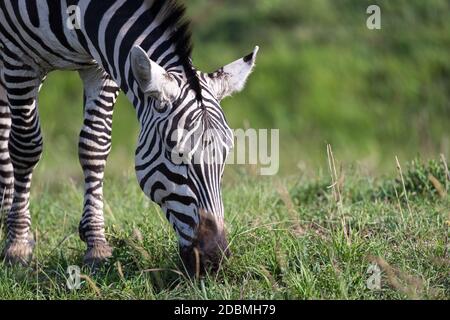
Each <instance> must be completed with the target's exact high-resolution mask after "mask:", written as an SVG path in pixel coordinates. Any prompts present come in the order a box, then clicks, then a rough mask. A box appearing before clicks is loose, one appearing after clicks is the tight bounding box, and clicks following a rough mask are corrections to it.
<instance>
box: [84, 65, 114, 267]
mask: <svg viewBox="0 0 450 320" xmlns="http://www.w3.org/2000/svg"><path fill="white" fill-rule="evenodd" d="M80 76H81V78H82V80H83V82H84V90H85V91H84V124H83V128H82V130H81V133H80V140H79V145H78V150H79V151H78V153H79V159H80V164H81V167H82V168H83V173H84V184H85V187H84V210H83V216H82V219H81V222H80V226H79V233H80V238H81V239H82V240H83V241H85V242H86V244H87V251H86V254H85V256H84V260H83V262H84V263H85V264H87V265H91V266H92V265H97V264H100V263H101V262H103V261H104V260H106V259H107V258H109V257H110V256H111V254H112V249H111V247H110V246H109V245H108V242H107V241H106V237H105V223H104V217H103V176H104V170H105V165H106V160H107V157H108V154H109V151H110V150H111V128H112V116H113V108H114V104H115V102H116V99H117V96H118V94H119V88H118V86H117V85H116V84H115V82H114V81H112V80H111V78H110V77H109V76H108V75H107V74H106V73H105V72H104V71H103V70H100V69H98V68H94V69H89V70H84V71H80Z"/></svg>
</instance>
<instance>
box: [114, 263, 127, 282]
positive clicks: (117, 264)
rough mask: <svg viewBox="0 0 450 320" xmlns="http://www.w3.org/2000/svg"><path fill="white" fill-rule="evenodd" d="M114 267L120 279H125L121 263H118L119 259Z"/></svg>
mask: <svg viewBox="0 0 450 320" xmlns="http://www.w3.org/2000/svg"><path fill="white" fill-rule="evenodd" d="M116 268H117V273H118V274H119V276H120V279H121V280H122V281H125V275H124V274H123V269H122V264H121V263H120V261H117V262H116Z"/></svg>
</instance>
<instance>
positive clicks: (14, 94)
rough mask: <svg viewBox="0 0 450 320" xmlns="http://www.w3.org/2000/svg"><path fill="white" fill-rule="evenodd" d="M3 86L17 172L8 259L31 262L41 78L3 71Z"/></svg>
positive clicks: (39, 148) (26, 70) (20, 71)
mask: <svg viewBox="0 0 450 320" xmlns="http://www.w3.org/2000/svg"><path fill="white" fill-rule="evenodd" d="M3 79H4V81H5V82H4V85H5V87H6V92H7V98H8V103H9V106H10V112H11V132H10V136H9V143H8V147H9V155H10V158H11V162H12V165H13V172H14V194H13V202H12V205H11V209H10V211H9V214H8V217H7V221H6V223H7V243H6V248H5V251H4V257H5V261H6V262H7V263H10V264H18V263H20V264H23V265H26V264H28V263H29V261H30V259H31V256H32V252H33V247H34V240H33V236H32V233H31V232H30V227H31V216H30V210H29V200H30V186H31V178H32V173H33V169H34V167H35V166H36V164H37V163H38V161H39V159H40V157H41V153H42V135H41V128H40V123H39V115H38V106H37V97H38V93H39V89H40V86H41V83H42V77H41V76H40V75H39V74H38V73H36V72H34V71H31V68H28V67H24V68H23V69H22V68H20V67H17V68H15V69H14V70H11V71H8V70H4V77H3Z"/></svg>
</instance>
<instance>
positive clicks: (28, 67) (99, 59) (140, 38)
mask: <svg viewBox="0 0 450 320" xmlns="http://www.w3.org/2000/svg"><path fill="white" fill-rule="evenodd" d="M73 5H76V6H78V8H79V10H80V13H81V15H80V17H81V28H80V29H74V30H72V29H71V28H68V26H67V21H68V19H69V12H68V8H69V7H70V6H73ZM184 12H185V9H184V7H183V6H181V5H179V4H178V3H177V1H172V0H133V1H131V0H102V1H99V0H4V1H1V2H0V48H1V60H0V61H1V65H0V66H1V70H0V74H1V78H0V79H1V82H0V84H1V85H0V183H1V187H2V191H3V192H2V193H3V198H4V201H3V210H4V211H5V210H6V211H9V214H8V217H7V224H8V243H9V246H10V248H14V246H16V247H17V246H19V247H20V246H31V243H30V237H29V235H30V225H31V219H30V213H29V209H28V206H29V195H30V183H31V176H32V172H33V168H34V167H35V165H36V164H37V162H38V161H39V158H40V155H41V152H42V145H43V144H42V136H41V132H40V124H39V115H38V101H37V97H38V93H39V89H40V87H41V84H42V82H43V80H44V78H45V76H46V75H47V73H48V72H51V71H53V70H77V71H78V72H79V73H80V76H81V78H82V80H83V83H84V124H83V128H82V130H81V133H80V140H79V158H80V163H81V166H82V168H83V172H84V176H85V196H84V212H83V217H82V220H81V223H80V235H81V238H82V239H83V240H84V241H86V243H87V245H88V253H87V255H86V260H88V261H90V260H92V261H94V260H96V259H102V258H105V257H106V256H108V255H110V250H109V247H108V245H107V242H106V238H105V233H104V219H103V200H102V198H103V195H102V185H103V175H104V169H105V164H106V159H107V156H108V153H109V151H110V149H111V130H112V115H113V107H114V104H115V102H116V99H117V96H118V93H119V90H120V89H121V90H122V91H123V92H124V93H125V94H126V95H127V97H128V98H129V100H130V101H131V102H132V104H133V105H134V107H135V109H136V115H137V117H138V120H139V123H140V127H141V131H140V134H139V139H138V146H137V149H136V175H137V178H138V182H139V184H140V186H141V188H142V190H143V191H144V193H145V194H146V195H147V196H149V197H150V198H151V199H152V200H154V201H155V202H157V203H158V204H159V205H160V206H161V207H162V209H163V211H164V212H165V214H166V216H167V218H168V220H169V221H170V222H171V224H172V225H173V227H174V228H175V230H176V232H177V234H178V235H179V239H180V245H181V246H182V247H188V246H190V245H192V244H193V242H195V240H196V238H197V237H198V235H197V231H198V228H197V226H198V225H199V223H200V221H199V220H200V219H201V215H200V212H207V213H208V214H210V215H212V216H213V217H214V220H215V221H216V223H217V226H218V230H220V231H221V232H222V231H223V204H222V199H221V191H220V181H221V177H222V173H223V169H224V162H225V161H224V160H225V159H226V156H227V153H228V151H229V150H230V148H231V147H232V143H233V137H232V133H231V130H230V128H229V126H228V124H227V122H226V120H225V117H224V114H223V112H222V109H221V108H220V104H219V101H220V100H221V99H222V98H224V97H225V96H228V95H231V94H232V93H233V92H236V91H240V90H241V89H242V88H243V86H244V83H245V81H246V78H247V77H248V75H249V74H250V72H251V70H252V68H253V65H254V61H255V57H256V51H255V52H254V53H253V54H251V55H250V56H247V57H245V58H243V59H239V60H237V61H236V62H234V63H232V64H230V65H228V66H226V67H224V68H221V69H220V70H219V71H218V72H216V73H214V74H205V73H201V72H198V71H196V70H195V68H194V67H193V66H192V63H191V59H190V56H191V44H190V32H189V24H188V23H187V22H186V21H185V20H184ZM133 52H134V53H135V54H134V55H133ZM142 52H143V54H142ZM146 67H147V68H148V69H145V68H146ZM143 70H147V71H148V72H147V73H145V72H143ZM150 74H151V76H150ZM155 76H156V77H155ZM146 81H147V82H146ZM147 89H148V90H147ZM150 89H151V90H150ZM56 112H57V111H56ZM180 130H184V132H185V133H187V134H184V135H183V136H181V137H179V139H178V140H175V141H172V137H173V135H174V133H175V132H177V131H180ZM194 133H195V134H194ZM191 136H192V137H194V138H193V139H191V140H189V141H193V145H195V148H194V147H193V146H192V145H191V146H188V145H189V144H188V143H187V141H186V140H187V139H186V138H187V137H191ZM8 137H9V139H8ZM8 144H9V145H8ZM211 147H213V148H211ZM8 150H9V152H8ZM213 150H214V151H213ZM213 153H214V154H213ZM217 153H218V154H219V157H218V158H219V159H221V161H210V162H207V161H204V160H205V159H207V158H212V157H213V156H217ZM173 154H183V157H184V158H185V160H186V161H184V162H183V163H181V164H180V163H176V162H174V161H173V158H172V156H173ZM194 156H195V157H196V159H202V161H200V162H198V161H197V162H196V163H193V162H192V159H194ZM13 185H14V187H12V186H13ZM12 189H14V191H12ZM99 248H100V249H99ZM11 250H12V251H11ZM11 250H10V251H8V248H7V249H6V256H7V257H8V255H9V256H10V258H11V260H14V258H26V257H21V255H22V256H23V252H24V250H22V251H20V250H18V251H17V250H16V251H17V252H19V253H18V254H17V252H16V253H15V252H14V250H13V249H11ZM25 251H26V252H28V251H29V250H25ZM20 252H22V254H21V253H20ZM14 254H16V255H18V256H19V257H14Z"/></svg>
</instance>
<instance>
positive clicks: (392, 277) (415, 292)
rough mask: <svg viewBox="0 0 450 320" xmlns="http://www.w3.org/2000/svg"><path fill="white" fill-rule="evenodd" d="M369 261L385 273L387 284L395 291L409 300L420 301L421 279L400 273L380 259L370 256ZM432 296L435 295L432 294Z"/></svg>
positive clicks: (422, 283)
mask: <svg viewBox="0 0 450 320" xmlns="http://www.w3.org/2000/svg"><path fill="white" fill-rule="evenodd" d="M369 260H370V261H371V262H373V263H376V264H377V265H378V266H379V267H380V268H381V269H382V270H383V271H384V272H385V273H386V276H387V279H388V282H389V284H390V285H391V286H392V287H393V288H394V289H395V290H398V291H400V292H402V293H404V294H406V295H407V296H408V297H409V298H410V299H421V297H422V295H423V291H424V282H423V280H422V279H420V278H418V277H415V276H412V275H409V274H407V273H405V272H402V271H400V270H399V269H398V268H395V267H393V266H391V265H390V264H389V263H388V262H387V261H386V260H384V259H383V258H381V257H372V256H371V257H369ZM432 294H435V293H433V292H432Z"/></svg>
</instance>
